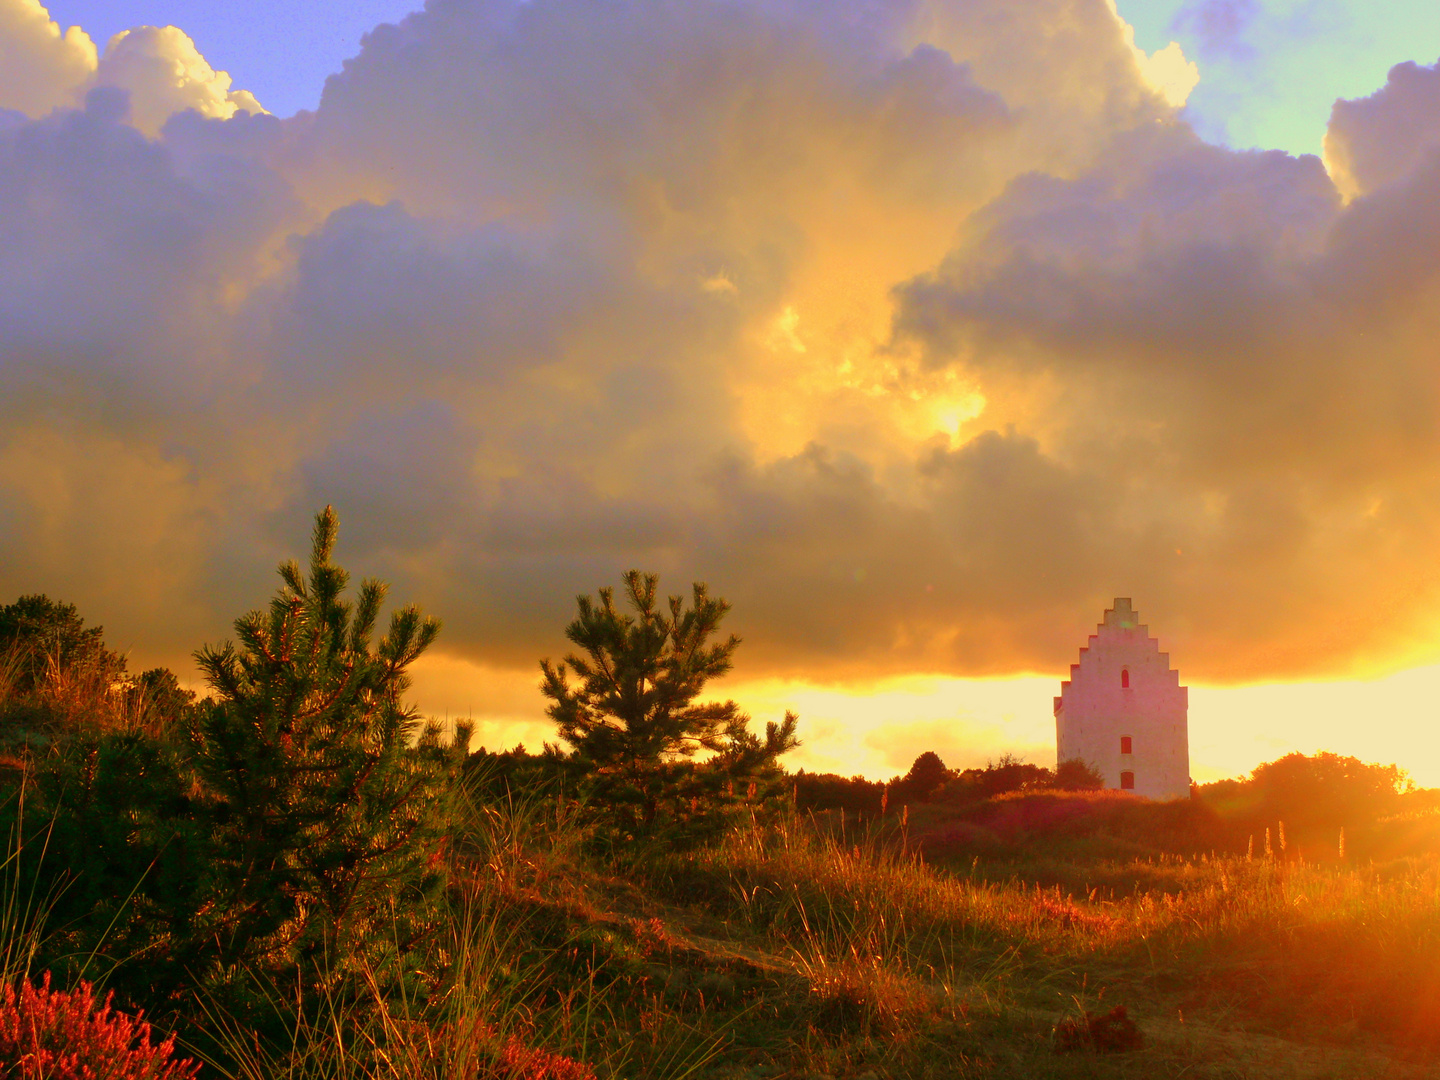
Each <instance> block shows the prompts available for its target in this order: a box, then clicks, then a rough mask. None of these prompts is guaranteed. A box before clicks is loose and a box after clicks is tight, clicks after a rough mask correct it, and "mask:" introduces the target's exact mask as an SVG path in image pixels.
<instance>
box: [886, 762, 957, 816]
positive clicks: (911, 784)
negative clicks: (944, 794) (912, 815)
mask: <svg viewBox="0 0 1440 1080" xmlns="http://www.w3.org/2000/svg"><path fill="white" fill-rule="evenodd" d="M954 776H955V774H954V773H953V772H951V771H950V770H949V769H947V768H946V767H945V762H943V761H941V760H940V755H939V754H937V753H935V751H933V750H926V751H925V752H924V753H923V754H921V755H920V756H919V757H917V758H916V759H915V761H914V763H913V764H912V765H911V766H910V771H909V772H908V773H906V774H905V775H904V777H902V778H901V779H900V780H898V781H896V782H895V783H894V784H893V785H892V786H891V792H890V795H891V798H892V799H895V800H898V801H900V802H902V803H904V802H925V801H926V800H927V799H929V798H930V796H931V795H933V794H934V793H935V792H936V791H937V790H938V789H939V788H940V786H941V785H942V784H944V783H945V782H946V781H947V780H950V779H953V778H954Z"/></svg>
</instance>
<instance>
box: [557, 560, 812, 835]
mask: <svg viewBox="0 0 1440 1080" xmlns="http://www.w3.org/2000/svg"><path fill="white" fill-rule="evenodd" d="M624 583H625V599H626V601H627V605H628V607H629V608H630V611H628V612H627V611H622V610H621V609H620V608H618V607H617V606H616V603H615V595H614V591H613V590H612V589H610V588H608V587H606V588H602V589H600V591H599V599H598V601H597V600H595V599H593V598H591V597H589V596H584V595H582V596H580V597H578V598H577V605H578V608H579V612H578V614H577V616H576V618H575V619H574V620H573V621H572V622H571V623H570V625H569V626H567V627H566V628H565V636H566V637H567V638H569V639H570V641H571V642H572V643H573V644H574V645H576V646H578V647H579V649H580V652H579V653H573V652H572V653H570V654H568V655H567V656H566V657H565V660H564V662H563V663H560V664H552V663H551V662H550V661H549V660H548V659H546V660H542V661H541V662H540V667H541V670H542V672H543V674H544V681H543V683H542V685H541V689H542V691H543V692H544V694H545V696H546V697H548V698H550V699H551V702H552V704H551V705H550V707H549V709H548V710H547V711H548V713H549V715H550V717H551V718H552V719H553V720H554V721H555V723H556V725H557V727H558V731H559V735H560V738H561V740H562V741H564V742H565V743H567V744H568V745H569V746H570V747H571V748H572V750H573V758H574V761H575V764H576V766H577V768H578V769H579V771H580V772H581V773H583V774H584V775H585V776H586V777H587V778H588V785H589V786H588V794H589V796H590V798H591V800H592V802H593V803H594V804H595V805H596V806H597V807H603V812H604V815H605V816H606V818H607V819H608V820H609V821H610V822H611V823H612V824H613V825H614V826H615V827H616V829H617V830H618V836H617V838H621V839H623V838H624V837H626V836H632V837H633V836H638V835H662V834H663V835H665V836H666V838H667V839H669V840H671V841H675V840H682V839H694V838H696V837H699V836H702V835H704V834H706V833H709V832H713V831H714V830H715V829H717V828H719V827H721V826H722V825H723V823H724V822H725V821H727V820H728V819H729V817H730V816H732V815H733V812H734V811H736V810H737V809H738V808H739V807H741V806H744V805H747V804H749V805H752V806H753V805H756V804H757V800H758V801H760V802H763V801H764V800H765V799H766V798H767V797H768V796H770V795H771V794H773V792H774V791H775V790H777V785H776V781H777V780H778V777H779V768H778V764H777V761H778V758H779V756H780V755H781V754H783V753H785V752H786V751H787V750H790V749H792V748H793V747H795V746H796V745H797V741H796V739H795V725H796V718H795V716H794V714H793V713H787V714H786V715H785V719H784V721H783V722H782V723H780V724H776V723H774V722H773V721H772V722H770V723H769V724H767V725H766V731H765V737H764V739H763V740H762V739H761V738H759V737H758V736H756V735H755V734H754V733H752V732H751V731H750V730H749V728H748V726H747V723H748V720H749V717H748V716H746V715H745V714H744V713H743V712H742V711H741V710H740V707H739V706H738V705H736V704H735V702H733V701H724V702H697V701H696V699H697V698H698V697H699V696H700V693H701V691H702V690H703V689H704V686H705V683H706V682H708V681H709V680H711V679H714V678H717V677H719V676H721V675H724V674H725V673H726V672H727V671H729V670H730V665H731V657H732V656H733V654H734V652H735V649H736V648H737V647H738V646H739V644H740V640H739V638H737V637H735V636H734V635H733V634H732V635H731V636H730V637H729V638H728V639H726V640H724V641H713V640H712V639H714V638H715V636H716V634H717V633H718V632H719V627H720V622H721V620H722V619H723V618H724V617H725V614H726V612H728V611H729V608H730V606H729V605H728V604H727V603H726V602H725V601H724V600H720V599H712V598H711V597H710V595H709V592H708V590H707V589H706V587H705V586H704V585H703V584H701V583H699V582H696V583H695V584H694V586H693V587H692V596H691V605H690V607H689V608H688V609H687V608H686V606H685V599H684V597H681V596H671V597H670V598H669V601H668V604H667V605H666V608H665V609H661V607H660V606H659V604H658V602H657V598H658V586H659V578H658V577H657V576H656V575H654V574H642V573H640V571H638V570H631V571H629V572H627V573H626V574H625V576H624ZM572 674H573V676H574V678H575V682H574V683H572V682H571V675H572ZM702 751H705V752H709V753H710V754H711V755H712V756H711V757H710V758H709V759H708V760H705V761H703V762H700V763H697V762H696V761H695V760H693V759H694V758H695V757H696V756H697V755H698V754H700V753H701V752H702Z"/></svg>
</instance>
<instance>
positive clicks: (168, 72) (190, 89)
mask: <svg viewBox="0 0 1440 1080" xmlns="http://www.w3.org/2000/svg"><path fill="white" fill-rule="evenodd" d="M230 82H231V80H230V76H229V75H227V74H226V73H225V72H223V71H215V70H214V69H212V68H211V67H210V65H209V64H208V63H207V62H206V61H205V58H204V57H203V56H201V55H200V53H199V51H198V50H197V49H196V48H195V43H194V42H193V41H191V40H190V38H189V36H188V35H186V34H185V33H184V32H183V31H181V30H179V29H178V28H176V27H174V26H165V27H154V26H141V27H137V28H135V29H133V30H124V31H121V32H120V33H118V34H116V35H115V36H114V37H113V38H111V39H110V42H109V44H108V45H107V46H106V47H105V54H104V56H103V57H101V56H99V55H98V54H97V52H96V49H95V43H94V42H93V41H91V40H90V37H89V35H87V34H86V33H85V32H84V31H83V30H81V29H80V28H79V27H78V26H72V27H70V28H69V29H68V30H66V31H64V32H63V33H62V32H61V30H60V27H59V25H58V24H57V23H55V22H53V21H52V20H51V19H50V15H49V13H48V12H47V11H46V10H45V8H44V7H43V6H42V5H41V4H40V3H39V0H0V108H3V109H13V110H15V111H17V112H21V113H24V114H26V115H27V116H30V117H34V118H38V117H41V116H44V115H45V114H46V113H48V112H50V111H51V110H52V109H56V108H61V107H65V106H72V107H73V106H77V105H80V104H81V103H82V101H83V100H84V98H85V95H86V94H87V93H89V91H91V90H93V89H95V88H97V87H106V88H111V89H115V90H122V91H124V92H125V93H126V94H127V95H128V100H129V118H130V121H131V122H132V123H133V124H134V126H135V127H137V128H138V129H139V130H140V131H142V132H144V133H145V134H146V135H149V136H151V137H154V136H155V135H157V134H159V132H160V129H161V127H163V126H164V124H165V121H166V120H168V119H169V118H170V117H171V116H173V115H174V114H176V113H178V112H183V111H185V110H187V109H193V110H195V111H196V112H198V113H199V114H200V115H201V116H205V117H213V118H218V119H229V118H230V117H232V116H234V115H235V114H236V112H239V111H247V112H251V113H261V112H264V109H262V108H261V106H260V103H259V102H258V101H256V100H255V97H254V95H252V94H251V93H250V92H249V91H247V90H232V89H230Z"/></svg>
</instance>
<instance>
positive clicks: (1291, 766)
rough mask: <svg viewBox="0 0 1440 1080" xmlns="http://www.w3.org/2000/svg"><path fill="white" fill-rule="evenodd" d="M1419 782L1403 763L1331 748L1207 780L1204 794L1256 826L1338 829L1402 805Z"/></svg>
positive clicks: (1224, 812)
mask: <svg viewBox="0 0 1440 1080" xmlns="http://www.w3.org/2000/svg"><path fill="white" fill-rule="evenodd" d="M1413 787H1414V785H1413V784H1412V783H1411V782H1410V780H1409V777H1407V776H1406V774H1405V770H1404V769H1402V768H1400V767H1399V766H1398V765H1379V764H1375V763H1371V762H1364V761H1361V760H1360V759H1359V758H1354V757H1346V756H1342V755H1340V754H1335V753H1331V752H1330V751H1328V750H1325V751H1321V752H1320V753H1318V754H1314V755H1310V756H1307V755H1305V754H1298V753H1295V754H1286V755H1285V756H1284V757H1282V758H1279V759H1277V760H1275V761H1269V762H1266V763H1265V764H1263V765H1259V766H1257V767H1256V768H1255V769H1254V770H1253V771H1252V772H1251V774H1250V776H1249V777H1247V778H1244V779H1240V780H1221V781H1217V782H1215V783H1212V784H1205V785H1203V786H1201V788H1200V789H1199V795H1200V797H1201V798H1202V799H1204V800H1205V802H1207V803H1208V804H1210V805H1211V806H1213V807H1214V808H1215V809H1216V811H1217V812H1219V813H1220V814H1221V815H1222V816H1224V817H1227V818H1229V819H1232V820H1234V821H1237V822H1241V823H1244V824H1247V825H1250V826H1254V827H1257V828H1258V827H1264V826H1266V825H1269V824H1273V823H1275V822H1278V821H1284V822H1286V823H1287V824H1288V825H1291V826H1292V827H1300V828H1307V827H1308V828H1314V827H1325V828H1339V827H1340V826H1342V825H1349V826H1355V825H1359V824H1362V823H1366V822H1372V821H1375V820H1377V819H1379V818H1381V817H1383V816H1385V815H1386V814H1391V813H1394V812H1395V811H1396V809H1397V808H1398V807H1399V803H1400V796H1401V795H1402V794H1404V793H1405V792H1408V791H1410V790H1411V789H1412V788H1413Z"/></svg>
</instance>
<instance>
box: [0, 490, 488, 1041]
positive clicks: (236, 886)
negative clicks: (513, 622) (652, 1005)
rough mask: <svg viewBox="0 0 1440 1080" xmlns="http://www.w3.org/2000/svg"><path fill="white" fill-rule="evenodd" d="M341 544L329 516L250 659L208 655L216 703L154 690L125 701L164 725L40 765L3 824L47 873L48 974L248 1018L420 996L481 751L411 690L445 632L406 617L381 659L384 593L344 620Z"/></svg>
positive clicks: (245, 653) (145, 683)
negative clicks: (441, 722)
mask: <svg viewBox="0 0 1440 1080" xmlns="http://www.w3.org/2000/svg"><path fill="white" fill-rule="evenodd" d="M335 535H336V519H335V514H334V511H333V510H331V509H329V508H326V510H325V511H324V512H323V513H322V514H320V515H319V517H318V518H317V522H316V527H315V536H314V545H313V550H312V553H311V559H310V566H309V572H308V575H306V576H302V574H301V572H300V569H299V568H298V567H297V566H296V565H295V564H293V563H289V564H286V565H284V566H282V567H281V568H280V573H281V577H282V580H283V582H284V584H283V587H282V589H281V590H280V592H279V593H278V595H277V596H276V597H275V598H274V600H273V601H272V603H271V604H270V607H269V609H268V610H266V611H260V612H252V613H251V614H248V615H246V616H244V617H242V618H240V619H239V620H237V622H236V624H235V628H236V634H237V637H238V645H237V644H231V643H227V644H224V645H221V646H218V647H206V648H204V649H201V650H200V651H199V652H198V653H197V659H198V660H199V662H200V665H201V667H202V669H203V670H204V671H205V672H206V674H207V676H208V678H209V680H210V683H211V685H212V687H213V690H214V696H213V697H212V698H210V699H207V700H205V701H202V702H199V703H198V704H197V703H195V702H194V700H193V695H191V694H189V693H188V692H186V691H184V690H182V689H181V688H180V687H179V684H178V682H177V681H176V679H175V678H174V676H173V675H172V674H171V673H170V672H168V671H164V670H163V669H157V670H154V671H149V672H146V673H145V674H143V675H142V676H140V677H139V678H138V679H135V680H131V681H129V682H128V683H126V684H125V685H124V686H123V687H122V688H121V691H120V693H119V698H118V699H119V700H122V701H126V702H129V704H130V707H131V708H132V711H134V712H135V713H136V715H141V714H143V715H145V716H149V717H151V718H152V719H154V720H156V722H155V723H152V724H149V725H148V726H135V725H132V726H131V727H130V728H128V729H126V730H105V729H103V728H92V729H86V730H83V731H81V730H77V731H76V732H75V733H73V734H71V735H70V736H69V737H67V738H66V739H64V740H62V741H59V742H57V743H55V744H54V745H53V747H52V748H51V749H50V750H49V751H48V752H47V753H46V754H45V755H43V756H42V757H40V758H39V759H38V760H36V761H35V762H33V763H32V765H31V767H30V782H29V784H28V785H27V789H26V804H25V806H24V814H23V816H22V814H21V805H22V804H21V800H20V799H19V798H13V799H11V800H10V802H9V803H8V804H7V805H6V806H4V807H3V808H0V826H8V827H10V828H11V830H12V832H13V834H14V835H16V836H19V837H21V838H22V841H23V843H24V844H25V846H26V848H27V850H28V851H30V852H32V853H38V852H41V851H43V853H44V854H43V858H35V857H32V858H30V859H28V860H27V862H26V874H27V875H28V878H27V881H26V882H25V883H24V884H25V887H26V889H27V890H28V891H29V892H31V893H32V894H33V895H38V896H43V897H47V898H49V903H50V919H49V926H50V934H49V938H48V942H47V946H46V957H45V960H46V963H47V964H49V965H50V966H52V967H55V968H56V970H57V971H64V972H68V973H69V974H70V975H71V976H76V977H78V976H79V975H80V974H81V973H83V972H84V971H86V970H95V971H98V972H100V973H102V974H104V975H105V977H106V978H107V980H108V982H109V985H111V986H112V987H115V988H117V989H120V990H122V991H123V993H124V994H125V996H126V997H127V998H128V999H129V1000H132V1001H144V1002H166V1001H170V1000H174V999H175V998H176V996H177V995H183V994H185V993H190V992H193V991H192V990H191V989H188V988H193V987H194V986H195V985H196V984H199V985H202V986H204V987H206V993H207V994H210V995H211V996H212V1001H213V1002H215V1003H218V1004H220V1005H221V1007H224V1008H226V1009H232V1010H237V1011H239V1012H240V1013H242V1014H244V1013H246V1012H247V1010H250V1014H251V1015H252V1018H253V1009H254V1008H256V1007H259V1008H262V1009H263V1008H265V1007H266V1000H265V994H264V993H263V992H257V991H256V990H255V987H256V985H258V984H257V980H258V982H259V983H264V982H265V981H267V980H269V981H279V982H283V983H286V984H288V985H291V986H300V987H305V988H312V989H313V988H314V987H316V986H318V985H322V984H323V985H325V986H327V987H329V988H330V989H331V990H336V989H337V988H339V987H343V986H346V985H349V986H351V987H352V989H353V985H354V982H355V979H357V978H359V976H360V973H361V972H365V973H366V977H367V978H370V979H373V980H376V985H375V987H372V988H371V989H372V991H373V990H375V989H379V990H381V991H383V992H386V993H388V992H391V990H392V989H394V988H396V987H400V986H402V985H404V984H407V983H414V982H415V981H417V980H422V981H423V980H425V979H428V978H430V974H429V973H427V972H426V971H425V968H426V965H427V963H429V962H428V961H425V962H422V961H421V960H420V959H419V958H418V957H419V954H418V953H417V952H416V951H415V950H416V947H417V946H418V945H419V944H420V943H421V942H422V941H423V940H424V939H425V937H426V935H427V934H428V933H430V931H431V930H432V929H433V927H434V925H435V923H436V919H437V914H436V910H435V907H436V900H437V896H438V893H439V890H440V889H441V888H442V886H443V883H444V862H443V858H442V855H443V846H444V843H445V829H446V827H447V816H446V815H447V812H448V810H447V806H448V799H449V796H450V792H451V790H452V788H453V781H454V779H455V777H456V775H457V774H458V771H459V765H460V763H461V761H462V758H463V753H462V748H463V744H464V743H466V742H468V739H469V731H468V729H464V728H462V729H460V730H459V731H457V740H456V745H455V746H447V745H444V744H443V743H442V741H441V739H440V737H439V732H438V730H437V729H434V728H427V729H425V730H424V731H423V732H422V731H421V724H420V721H419V719H418V717H417V716H416V715H415V713H414V711H413V710H412V709H411V708H410V707H409V706H407V705H406V704H405V702H404V700H403V696H404V693H405V691H406V689H407V688H408V686H409V681H408V675H407V669H408V667H409V665H410V664H411V663H412V662H413V661H414V659H415V658H416V657H417V656H419V655H420V653H421V652H422V651H423V650H424V649H425V648H426V647H427V646H428V645H429V644H430V643H431V641H433V640H434V637H435V634H436V632H437V629H438V624H437V623H436V622H435V621H434V620H430V619H425V618H423V617H422V616H421V615H420V613H419V612H418V611H417V610H416V609H414V608H410V607H407V608H404V609H402V610H400V611H399V612H397V613H395V614H394V615H393V616H392V617H391V619H390V622H389V628H388V631H387V632H386V633H385V635H384V636H383V637H381V638H380V639H379V640H378V641H376V640H374V638H375V627H376V623H377V622H378V620H379V612H380V606H381V603H382V601H383V597H384V592H385V589H384V586H383V585H381V584H379V583H378V582H373V581H366V582H364V583H363V584H362V586H361V588H360V591H359V595H358V598H357V599H356V600H355V601H354V602H352V601H350V600H347V599H346V597H345V592H346V586H347V584H348V576H347V575H346V573H345V571H344V570H342V569H340V568H339V567H337V566H335V565H334V564H333V563H332V561H331V553H332V550H333V547H334V543H335ZM115 697H116V696H115V695H111V700H113V699H115ZM96 700H97V702H98V701H99V699H96ZM96 707H98V705H97V706H96ZM417 736H418V741H417ZM430 966H431V967H433V966H434V965H433V964H430ZM432 981H433V980H432ZM346 992H348V991H346ZM406 992H407V993H414V992H415V988H414V986H413V985H412V986H408V987H406Z"/></svg>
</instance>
